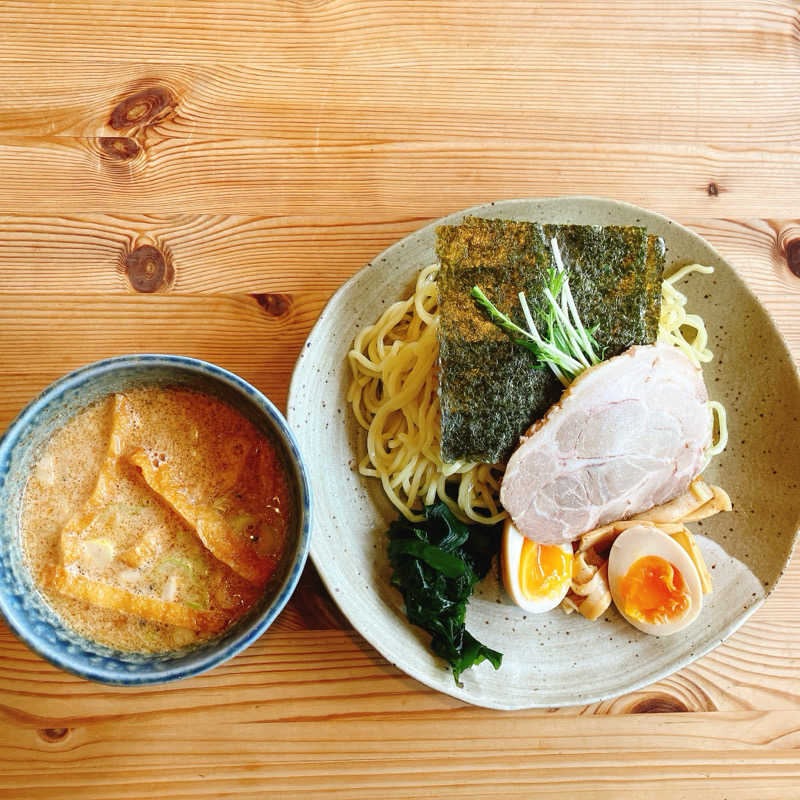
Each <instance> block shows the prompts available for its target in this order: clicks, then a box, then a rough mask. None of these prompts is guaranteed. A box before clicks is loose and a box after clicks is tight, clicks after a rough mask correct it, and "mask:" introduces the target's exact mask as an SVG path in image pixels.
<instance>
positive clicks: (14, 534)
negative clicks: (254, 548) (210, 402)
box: [0, 354, 311, 686]
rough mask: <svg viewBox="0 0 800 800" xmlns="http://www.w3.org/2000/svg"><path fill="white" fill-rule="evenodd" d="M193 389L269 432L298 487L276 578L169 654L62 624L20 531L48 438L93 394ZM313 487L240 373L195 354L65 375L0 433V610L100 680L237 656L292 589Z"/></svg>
mask: <svg viewBox="0 0 800 800" xmlns="http://www.w3.org/2000/svg"><path fill="white" fill-rule="evenodd" d="M148 386H158V387H175V388H183V389H191V390H194V391H199V392H203V393H205V394H208V395H212V396H214V397H217V398H219V399H220V400H223V401H224V402H226V403H228V405H230V406H232V407H233V408H235V409H236V410H237V411H239V412H240V413H241V414H242V415H243V416H244V417H245V418H247V419H248V420H250V422H252V423H253V424H254V425H255V426H256V427H257V428H259V429H260V430H261V431H263V432H264V433H266V434H267V435H270V436H271V438H272V440H273V441H274V442H275V444H276V446H277V447H278V449H279V450H280V451H281V453H282V456H283V461H284V465H285V467H286V472H287V478H288V482H289V485H290V486H291V487H292V490H293V492H294V501H295V510H296V513H295V524H294V536H293V538H292V539H291V540H290V543H289V546H288V548H287V552H286V555H285V557H284V559H283V560H282V562H281V568H280V569H279V572H278V575H277V576H276V577H275V578H274V579H273V580H272V581H271V582H270V584H269V585H268V586H267V589H266V591H265V594H264V596H263V597H262V598H261V599H260V600H259V602H257V603H256V605H255V607H254V608H253V609H252V610H251V611H250V612H248V613H247V614H246V615H245V616H244V617H243V618H242V619H241V620H239V621H238V622H237V623H236V624H234V625H233V626H232V627H231V628H229V629H228V630H226V631H225V632H224V633H222V634H221V635H220V636H219V637H217V638H215V639H211V640H208V641H205V642H202V643H200V644H198V645H195V646H193V647H191V648H187V649H183V650H176V651H172V652H166V653H156V654H153V653H131V652H127V651H123V650H118V649H115V648H112V647H109V646H106V645H103V644H99V643H97V642H94V641H91V640H89V639H87V638H85V637H83V636H81V635H80V634H78V633H76V632H75V631H74V630H72V629H71V628H70V627H68V626H67V625H66V624H65V623H64V622H62V621H61V619H60V618H59V617H58V616H57V615H56V614H55V612H54V611H53V610H52V609H51V608H50V606H49V605H48V604H47V602H46V600H45V599H44V597H43V596H42V594H41V593H40V592H39V590H38V589H37V588H36V585H35V584H34V581H33V578H32V576H31V574H30V572H29V570H28V568H27V566H26V564H25V560H24V558H23V553H22V544H21V537H20V531H19V527H20V516H21V509H22V501H23V494H24V491H25V486H26V483H27V480H28V476H29V475H30V474H31V471H32V469H33V467H34V466H35V464H36V461H37V459H38V457H39V455H40V453H41V450H42V448H43V446H44V445H45V443H46V442H47V441H48V439H49V438H50V436H51V435H52V434H53V433H54V432H55V431H56V430H58V429H59V428H60V427H61V426H62V425H64V424H65V423H66V422H67V421H68V420H69V419H71V418H72V417H73V416H74V415H75V414H77V413H78V412H79V411H80V410H81V409H83V408H85V407H86V406H88V405H90V404H91V403H93V402H94V401H96V400H100V399H101V398H103V397H105V396H107V395H109V394H112V393H115V392H126V391H130V390H132V389H136V388H141V387H148ZM310 528H311V493H310V489H309V482H308V476H307V473H306V468H305V466H304V464H303V459H302V457H301V455H300V451H299V449H298V446H297V442H296V441H295V438H294V435H293V434H292V432H291V430H290V429H289V426H288V425H287V423H286V420H285V419H284V418H283V415H282V414H281V413H280V412H279V411H278V409H277V408H275V406H274V405H273V404H272V403H271V402H270V401H269V400H268V399H267V398H266V397H265V396H264V395H263V394H262V393H261V392H259V391H258V390H257V389H255V388H254V387H253V386H251V385H250V384H249V383H247V382H246V381H244V380H242V378H240V377H238V376H237V375H234V374H233V373H232V372H228V371H227V370H225V369H222V368H221V367H218V366H215V365H214V364H209V363H208V362H206V361H200V360H198V359H195V358H186V357H183V356H170V355H151V354H146V355H127V356H119V357H116V358H109V359H106V360H104V361H98V362H96V363H94V364H90V365H88V366H86V367H82V368H80V369H78V370H76V371H74V372H71V373H69V374H68V375H65V376H64V377H63V378H60V379H59V380H57V381H56V382H55V383H53V384H51V385H50V386H48V387H47V389H45V390H44V391H43V392H42V393H41V394H40V395H39V396H38V397H36V398H35V399H34V400H32V401H31V402H30V403H29V404H28V405H27V406H26V407H25V408H24V409H23V410H22V411H21V412H20V414H19V416H17V418H16V419H15V420H14V421H13V422H12V423H11V424H10V425H9V427H8V429H7V430H6V432H5V434H4V435H3V438H2V439H0V612H1V613H2V614H3V616H4V617H5V620H6V622H7V623H8V625H9V627H10V628H11V630H12V631H14V633H15V634H16V635H17V636H19V638H20V639H22V640H23V641H24V642H25V643H26V644H27V645H28V646H29V647H30V648H31V649H32V650H34V651H35V652H36V653H38V654H39V655H41V656H42V657H43V658H45V659H47V660H48V661H49V662H50V663H52V664H54V665H55V666H57V667H60V668H61V669H64V670H66V671H67V672H71V673H73V674H75V675H79V676H81V677H83V678H88V679H89V680H93V681H98V682H101V683H108V684H115V685H122V686H141V685H146V684H153V683H164V682H167V681H175V680H180V679H181V678H186V677H189V676H192V675H197V674H199V673H201V672H205V671H206V670H209V669H211V668H212V667H215V666H217V665H218V664H221V663H223V662H224V661H227V660H228V659H229V658H232V657H233V656H235V655H236V654H237V653H240V652H241V651H242V650H244V649H245V648H246V647H247V646H248V645H250V644H251V643H252V642H254V641H255V640H256V639H257V638H258V637H259V636H261V634H262V633H264V631H266V630H267V628H269V626H270V625H271V624H272V622H273V621H274V620H275V618H276V617H277V616H278V614H279V613H280V611H281V610H282V609H283V607H284V606H285V605H286V603H287V601H288V600H289V597H290V596H291V594H292V592H293V591H294V589H295V587H296V586H297V582H298V580H299V578H300V573H301V572H302V570H303V566H304V564H305V561H306V556H307V555H308V548H309V542H310V538H311V529H310Z"/></svg>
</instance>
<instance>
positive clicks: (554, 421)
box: [500, 345, 711, 544]
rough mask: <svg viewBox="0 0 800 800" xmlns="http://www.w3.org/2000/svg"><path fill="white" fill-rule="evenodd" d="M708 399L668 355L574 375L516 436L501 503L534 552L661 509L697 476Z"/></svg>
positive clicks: (698, 377) (644, 351) (622, 359)
mask: <svg viewBox="0 0 800 800" xmlns="http://www.w3.org/2000/svg"><path fill="white" fill-rule="evenodd" d="M707 400H708V394H707V392H706V387H705V384H704V383H703V376H702V373H701V372H700V370H699V369H697V368H696V367H695V366H694V365H693V364H692V363H691V362H690V361H689V359H688V358H687V357H686V356H685V355H684V354H683V353H682V352H681V351H680V350H678V349H677V348H676V347H672V346H667V345H643V346H638V347H631V348H630V349H629V350H626V351H625V352H624V353H623V354H622V355H619V356H616V357H615V358H611V359H609V360H608V361H604V362H602V363H600V364H598V365H596V366H594V367H591V368H589V369H587V370H586V371H585V372H583V373H582V374H581V375H579V376H578V377H577V378H576V379H575V380H574V381H573V382H572V384H571V385H570V387H569V388H568V389H567V391H566V392H565V393H564V395H563V396H562V398H561V400H560V401H559V402H558V403H556V404H555V405H554V406H553V407H552V408H551V409H550V410H549V411H548V412H547V415H546V416H545V417H544V418H543V419H542V420H540V421H539V422H537V423H536V424H535V425H534V426H533V427H532V428H531V429H530V430H528V431H527V432H526V433H525V434H524V435H523V436H522V438H521V440H520V445H519V447H518V448H517V449H516V450H515V451H514V453H513V454H512V456H511V458H510V460H509V462H508V466H507V467H506V472H505V476H504V478H503V483H502V486H501V491H500V499H501V502H502V503H503V505H504V506H505V508H506V510H507V511H508V512H509V514H510V515H511V518H512V519H513V521H514V524H515V525H516V527H517V529H518V530H519V531H520V533H522V534H523V535H524V536H526V537H528V538H529V539H533V540H534V541H536V542H540V543H541V544H557V543H561V542H569V541H572V540H573V539H576V538H577V537H578V536H580V535H581V534H582V533H585V532H586V531H588V530H591V529H592V528H596V527H598V526H599V525H604V524H605V523H607V522H612V521H614V520H618V519H624V518H625V517H629V516H631V515H633V514H637V513H639V512H640V511H645V510H646V509H648V508H652V507H653V506H655V505H659V504H660V503H664V502H666V501H667V500H670V499H671V498H673V497H675V496H677V495H679V494H681V492H683V491H685V490H686V488H687V487H688V485H689V482H690V481H691V480H692V479H693V478H695V477H696V476H697V475H698V474H699V473H700V471H701V469H702V468H703V463H704V458H705V455H704V451H705V450H706V448H707V447H708V446H709V445H710V441H711V415H710V413H709V411H708V407H707V405H706V401H707Z"/></svg>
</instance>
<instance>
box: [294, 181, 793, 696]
mask: <svg viewBox="0 0 800 800" xmlns="http://www.w3.org/2000/svg"><path fill="white" fill-rule="evenodd" d="M548 202H562V203H566V202H570V203H571V202H586V203H595V204H598V205H605V206H607V207H609V208H611V207H613V208H620V207H622V208H624V209H626V210H627V211H630V212H633V213H640V214H644V215H647V216H648V217H656V218H658V219H659V220H660V221H662V222H663V223H665V224H667V225H672V226H675V227H676V228H677V229H679V230H680V231H681V232H682V233H684V234H686V235H688V237H689V238H690V239H692V240H694V241H695V242H696V243H697V244H699V245H701V246H703V247H705V248H708V249H709V250H710V251H711V252H712V253H713V255H714V256H715V257H716V258H718V259H719V260H720V261H721V262H723V263H724V264H725V265H726V266H727V267H728V268H730V269H731V271H732V272H733V273H734V274H735V275H736V276H737V277H738V278H739V280H740V281H741V283H742V287H743V288H744V291H745V292H747V294H748V295H749V296H750V298H751V299H753V300H754V301H755V302H756V303H757V304H758V306H759V307H760V308H762V309H763V310H764V311H765V318H766V320H767V322H768V324H769V326H770V328H771V332H772V333H773V334H775V335H776V337H777V340H778V341H779V343H780V346H781V347H782V348H783V351H784V355H785V356H786V358H787V359H788V361H789V363H791V364H792V365H793V367H794V377H795V381H796V382H797V384H798V386H799V387H800V365H798V364H797V362H796V360H795V359H794V357H793V356H792V352H791V349H790V347H789V344H788V342H787V341H786V338H785V336H784V335H783V333H782V332H781V330H780V328H778V326H777V325H776V323H775V321H774V320H773V319H772V316H771V314H770V313H769V311H767V309H766V308H765V306H764V304H763V303H762V302H761V301H760V300H759V298H758V296H757V295H756V294H755V292H754V291H753V290H752V289H751V287H750V286H749V285H748V283H747V282H746V281H745V280H744V278H742V276H741V275H740V273H739V271H738V270H737V269H736V268H735V267H734V265H733V264H732V263H731V262H730V261H729V260H728V259H727V258H725V257H724V256H723V255H722V254H721V253H720V252H719V251H718V250H717V249H716V247H714V246H713V245H712V244H711V243H710V242H708V241H707V240H706V239H704V238H703V237H702V236H700V234H698V233H696V232H695V231H693V230H692V229H691V228H688V227H686V226H685V225H683V224H682V223H680V222H678V221H677V220H674V219H672V218H671V217H668V216H667V215H665V214H661V213H660V212H657V211H652V210H650V209H647V208H644V207H642V206H638V205H635V204H633V203H629V202H626V201H624V200H615V199H613V198H609V197H601V196H598V195H583V194H576V195H557V196H550V197H527V198H509V199H502V200H493V201H487V202H484V203H479V204H477V205H473V206H470V207H469V208H465V209H460V210H457V211H453V212H451V213H450V214H446V215H444V216H442V217H439V218H437V219H434V220H431V221H430V222H428V223H426V224H425V225H422V226H421V227H419V228H416V229H415V230H413V231H410V232H409V233H407V234H406V235H405V236H403V237H402V238H400V239H397V240H396V241H394V242H393V243H392V244H390V245H389V246H388V247H386V248H384V249H383V250H382V251H381V252H380V253H378V254H377V255H375V256H374V257H373V258H372V259H370V260H369V261H368V262H367V263H366V264H364V265H363V266H362V267H361V268H359V269H358V270H356V272H354V273H353V274H352V275H351V276H350V277H349V278H348V279H347V280H345V281H344V282H343V283H342V284H341V286H339V287H338V288H337V290H336V291H335V292H334V293H333V294H332V295H331V296H330V298H329V299H328V300H327V302H326V303H325V305H324V307H323V309H322V311H321V312H320V314H319V316H318V317H317V319H316V321H315V323H314V325H313V327H312V328H311V330H310V331H309V333H308V336H307V337H306V339H305V340H304V342H303V345H302V348H301V350H300V354H299V356H298V358H297V361H296V362H295V365H294V367H293V369H292V376H291V379H290V382H289V392H288V395H287V403H286V417H287V420H288V422H289V425H290V426H294V425H295V423H296V419H293V417H294V416H295V415H294V414H293V413H292V408H293V405H292V399H293V397H295V395H296V393H297V391H298V387H299V383H300V380H301V377H300V373H301V369H302V365H303V361H304V357H305V354H306V351H307V350H308V348H309V345H310V343H311V341H312V339H313V337H314V334H315V332H316V331H317V330H318V328H319V327H320V326H321V324H322V323H323V321H324V319H325V318H326V317H327V315H328V314H329V312H330V309H331V308H332V307H333V305H334V304H335V303H336V302H337V300H338V299H339V298H340V297H341V296H342V295H343V294H346V293H347V292H348V291H349V289H350V288H351V287H352V286H353V285H354V284H355V283H356V282H357V281H359V280H361V279H362V277H363V275H364V274H365V273H366V272H368V271H370V270H374V269H377V268H378V263H379V262H380V261H382V260H386V259H387V257H388V255H389V254H390V253H392V251H394V250H395V249H400V248H401V245H403V244H404V243H405V242H406V240H407V239H409V238H410V237H412V236H414V237H416V236H419V235H424V233H425V232H427V231H430V230H431V229H435V228H436V227H438V226H439V225H446V224H452V223H453V222H455V221H456V220H457V219H459V218H463V217H466V216H469V215H470V214H479V213H480V214H486V213H490V211H491V209H492V208H494V207H495V206H498V207H503V208H508V207H509V206H515V205H517V204H531V203H548ZM498 213H501V212H498ZM312 491H313V487H312ZM798 525H800V508H798V519H797V520H796V522H795V529H794V531H793V532H791V536H790V539H791V542H790V546H789V556H788V557H787V559H786V562H785V563H784V564H783V567H782V568H781V571H780V574H779V575H778V577H777V578H776V580H775V581H774V582H773V583H772V584H771V585H770V586H769V587H768V589H767V590H766V591H765V593H764V595H763V596H762V597H760V598H758V599H757V600H756V601H755V602H754V603H753V604H752V605H751V606H749V607H748V608H747V609H746V610H745V611H744V612H743V613H742V614H741V616H739V617H737V618H736V619H735V620H734V621H733V622H732V623H730V624H728V625H727V626H726V627H725V628H723V629H722V630H721V632H720V633H719V640H718V641H717V637H714V639H713V640H712V641H710V642H709V643H708V644H706V645H705V646H703V647H699V648H697V649H696V650H695V651H693V652H692V653H691V654H689V655H688V656H686V657H684V658H683V659H682V660H681V661H680V663H679V664H678V665H677V666H666V667H664V668H663V669H660V670H656V671H654V672H653V673H651V674H650V675H649V676H648V677H647V678H643V679H641V680H637V681H634V682H633V683H631V684H630V685H628V686H627V687H626V688H625V689H623V690H622V691H620V692H616V691H614V690H612V691H611V692H610V693H600V694H596V695H586V696H580V697H577V698H576V699H575V700H571V701H569V702H563V703H560V704H559V705H557V706H554V705H553V704H552V703H541V702H536V700H535V698H532V702H531V701H530V700H529V701H528V702H525V703H522V704H520V703H503V702H502V701H496V702H495V701H493V700H492V699H491V698H472V697H470V696H469V694H468V692H466V691H465V690H464V689H463V688H459V686H458V685H457V684H456V683H455V681H453V682H452V684H451V685H446V686H440V685H432V683H431V682H430V678H428V676H427V675H426V674H424V673H423V672H422V670H418V669H416V668H415V667H413V666H412V667H407V666H401V665H399V664H397V663H396V662H395V661H394V660H393V659H391V658H390V657H389V656H388V655H387V654H386V653H385V652H384V650H383V648H382V647H381V645H380V644H379V643H378V642H377V641H375V639H374V637H372V636H371V635H367V634H365V633H364V632H363V631H362V629H361V627H360V626H359V625H358V624H357V622H356V621H355V620H354V619H352V618H351V615H350V614H349V613H348V611H347V610H346V609H345V608H343V607H342V603H341V602H340V600H339V598H338V597H337V595H338V594H339V593H338V592H336V591H334V588H335V587H334V586H333V585H332V584H331V582H329V580H328V576H327V575H326V573H325V569H324V566H322V565H321V564H320V559H318V558H317V555H316V551H315V537H314V536H312V538H311V545H310V549H309V556H310V559H311V561H312V563H313V564H314V567H315V568H316V570H317V573H318V574H319V576H320V579H321V580H322V583H323V585H324V586H325V588H326V590H327V592H328V594H329V595H330V597H331V599H332V600H333V601H334V602H335V603H336V606H337V608H338V609H339V611H340V612H341V613H342V614H343V615H344V616H345V618H346V619H347V620H348V622H349V623H350V624H351V625H352V626H353V629H354V630H355V631H356V633H358V635H359V636H360V637H362V638H363V639H364V640H365V641H366V642H368V643H369V645H370V646H371V647H373V648H374V649H375V650H376V651H377V652H378V653H379V654H380V655H381V657H382V658H384V659H386V661H387V662H388V663H390V664H392V665H393V666H394V667H396V668H397V669H398V670H400V672H402V673H403V674H404V675H407V676H409V677H411V678H413V679H414V680H416V681H418V682H419V683H421V684H423V685H424V686H426V687H428V688H429V689H432V690H434V691H436V692H441V693H443V694H445V695H448V696H450V697H454V698H456V699H457V700H460V701H461V702H463V703H466V704H468V705H473V706H477V707H483V708H491V709H494V710H499V711H522V710H529V709H545V708H562V707H563V708H566V707H574V706H586V705H592V704H594V703H599V702H603V701H605V700H609V699H612V698H617V697H622V696H623V695H626V694H630V693H633V692H637V691H639V690H640V689H642V688H644V687H646V686H650V685H652V684H654V683H657V682H658V681H661V680H663V679H664V678H666V677H668V676H670V675H673V674H675V673H676V672H678V671H680V670H682V669H684V668H685V667H687V666H689V665H690V664H693V663H694V662H695V661H697V660H698V659H700V658H702V657H703V656H704V655H707V654H708V653H709V652H711V651H712V650H715V649H716V648H717V647H719V646H720V645H721V644H724V643H725V642H726V641H727V640H728V639H729V638H730V637H731V636H732V635H733V634H734V633H735V632H736V631H737V630H739V628H740V627H742V625H744V624H745V622H747V620H748V619H749V618H750V617H751V616H752V615H753V614H754V613H755V612H756V611H757V610H758V609H759V608H761V606H762V605H763V603H764V602H765V601H766V600H767V598H768V597H770V595H771V594H772V593H773V592H774V591H775V588H776V587H777V586H778V584H779V583H780V581H781V579H782V578H783V576H784V574H785V573H786V570H787V569H788V567H789V565H790V563H791V559H792V555H793V552H794V550H795V548H796V545H797V542H798V538H800V527H798ZM407 624H409V625H410V624H411V623H407Z"/></svg>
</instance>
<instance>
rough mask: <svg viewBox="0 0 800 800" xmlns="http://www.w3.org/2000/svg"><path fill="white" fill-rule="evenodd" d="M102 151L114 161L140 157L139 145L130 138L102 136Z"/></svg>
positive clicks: (100, 141)
mask: <svg viewBox="0 0 800 800" xmlns="http://www.w3.org/2000/svg"><path fill="white" fill-rule="evenodd" d="M97 141H98V144H99V145H100V149H101V150H102V151H103V153H104V154H105V155H106V156H108V158H110V159H112V160H114V161H127V160H129V159H131V158H136V156H138V155H139V145H138V143H137V142H136V140H135V139H131V137H130V136H101V137H100V138H99V139H98V140H97Z"/></svg>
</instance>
